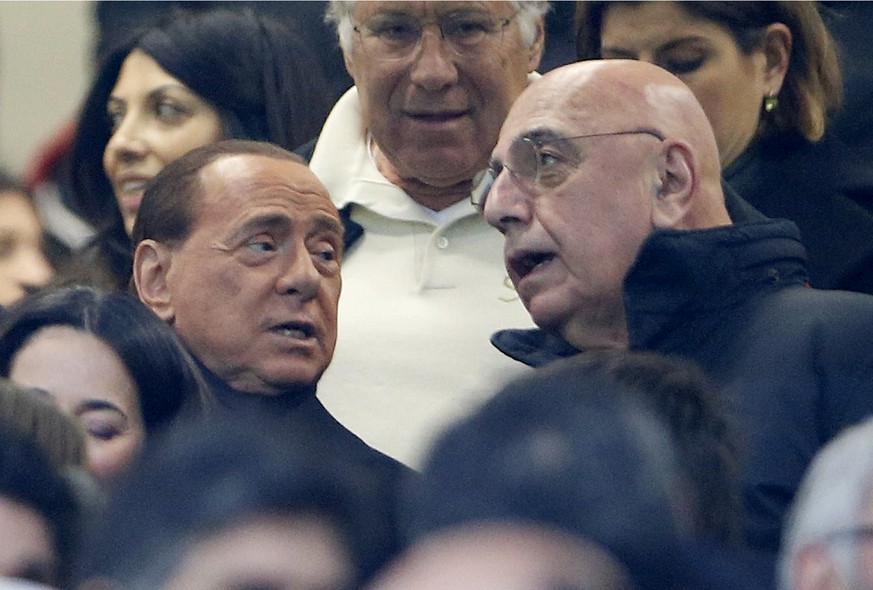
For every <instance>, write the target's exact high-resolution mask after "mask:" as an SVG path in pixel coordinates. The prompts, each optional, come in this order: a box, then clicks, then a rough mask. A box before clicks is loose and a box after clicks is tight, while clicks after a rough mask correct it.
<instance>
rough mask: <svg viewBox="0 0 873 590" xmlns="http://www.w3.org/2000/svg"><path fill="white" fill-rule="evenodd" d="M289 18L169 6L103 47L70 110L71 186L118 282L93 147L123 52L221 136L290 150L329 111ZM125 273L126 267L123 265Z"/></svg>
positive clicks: (107, 133) (112, 216) (126, 260)
mask: <svg viewBox="0 0 873 590" xmlns="http://www.w3.org/2000/svg"><path fill="white" fill-rule="evenodd" d="M291 27H293V24H292V23H291V22H288V21H287V20H283V21H282V22H280V21H278V20H276V19H273V18H270V17H269V16H265V15H263V14H259V13H257V12H255V11H253V10H252V9H250V8H246V9H240V10H231V9H228V8H220V9H213V10H207V11H195V12H189V11H184V10H179V11H175V12H173V13H172V14H171V15H169V16H168V17H166V18H164V19H162V20H161V21H160V23H159V24H156V25H154V26H153V27H151V28H148V29H147V30H145V31H138V32H135V33H133V34H132V36H131V37H130V38H129V39H128V40H127V41H126V42H124V43H121V44H119V45H117V46H116V47H115V49H114V50H112V51H110V52H109V53H108V54H107V55H106V57H105V58H104V60H103V61H102V62H101V63H100V64H99V69H98V72H97V74H96V76H95V78H94V81H93V83H92V86H91V89H90V91H89V93H88V96H87V98H86V99H85V102H84V105H83V107H82V111H81V114H80V116H79V122H78V128H77V132H76V136H75V139H74V142H73V149H72V161H71V185H72V189H73V195H74V202H75V205H76V208H77V210H78V212H79V213H80V214H81V215H82V216H83V217H84V218H85V219H86V220H87V221H88V222H89V223H90V224H91V225H92V226H93V227H94V228H95V230H96V231H97V232H98V237H97V238H96V240H95V243H94V244H93V245H92V247H95V248H98V249H99V250H101V252H99V253H98V256H97V260H98V263H101V264H103V265H106V266H108V267H110V270H111V271H112V273H113V274H116V273H117V272H118V271H121V274H122V276H120V277H119V285H121V286H122V287H123V286H126V279H127V278H128V276H129V272H130V271H129V266H130V263H131V250H132V245H131V242H130V238H129V237H128V235H127V233H126V231H125V228H124V223H123V220H122V217H121V212H120V210H119V208H118V204H117V202H116V199H115V195H114V193H113V190H112V187H111V186H110V183H109V179H108V178H107V176H106V172H105V170H104V168H103V152H104V150H105V148H106V145H107V143H108V142H109V139H110V137H111V135H112V127H111V121H110V119H109V117H108V115H107V112H106V106H107V101H108V99H109V96H110V94H111V92H112V88H113V87H114V86H115V83H116V81H117V78H118V74H119V71H120V70H121V66H122V64H123V62H124V60H125V59H126V58H127V56H128V55H129V54H130V53H131V52H132V51H133V50H134V49H139V50H141V51H143V52H145V53H146V54H148V55H149V56H150V57H151V58H152V59H154V60H155V61H156V62H157V63H158V64H159V65H160V66H161V67H162V68H163V69H164V70H166V71H167V72H168V73H169V74H170V75H172V76H173V77H175V78H177V79H178V80H180V81H181V82H182V83H183V84H185V85H186V86H187V87H188V88H190V89H191V90H192V91H193V92H194V93H196V94H197V95H199V96H200V97H201V98H202V99H203V100H204V101H206V102H207V103H209V104H210V105H211V106H213V107H214V108H215V109H216V110H217V111H218V113H219V115H220V117H221V121H222V125H223V129H224V136H225V138H226V139H231V138H233V139H252V140H258V141H268V142H271V143H275V144H277V145H279V146H282V147H284V148H286V149H289V150H291V149H294V148H296V147H298V146H300V145H302V144H304V143H305V142H307V141H309V140H310V139H312V138H313V137H314V136H315V135H317V133H318V131H319V130H320V128H321V124H322V122H323V121H324V118H325V117H326V114H327V111H328V109H329V106H330V105H329V98H328V93H327V91H326V89H325V88H326V86H325V82H324V80H323V75H322V74H321V69H320V66H319V64H318V62H317V61H316V58H315V57H314V56H313V53H312V51H311V50H310V49H309V47H307V46H306V44H305V43H304V42H303V41H302V40H301V37H300V35H299V34H297V33H296V32H295V31H294V30H292V28H291ZM125 271H126V272H125Z"/></svg>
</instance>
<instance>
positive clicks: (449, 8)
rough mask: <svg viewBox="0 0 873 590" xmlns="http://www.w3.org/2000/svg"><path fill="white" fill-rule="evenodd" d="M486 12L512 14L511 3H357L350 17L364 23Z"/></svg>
mask: <svg viewBox="0 0 873 590" xmlns="http://www.w3.org/2000/svg"><path fill="white" fill-rule="evenodd" d="M468 10H469V11H476V12H488V13H493V14H499V15H503V14H507V13H510V14H511V12H512V3H511V2H442V1H440V2H434V1H430V2H392V1H390V0H389V1H387V2H373V1H369V0H368V1H360V0H359V1H358V2H356V3H355V8H354V10H353V11H352V16H353V17H354V18H355V20H357V21H359V22H365V21H367V20H368V19H370V18H372V17H373V16H375V15H379V14H386V13H391V14H405V15H410V16H413V17H416V18H420V19H425V18H439V17H440V16H444V15H447V14H453V13H455V12H459V11H468Z"/></svg>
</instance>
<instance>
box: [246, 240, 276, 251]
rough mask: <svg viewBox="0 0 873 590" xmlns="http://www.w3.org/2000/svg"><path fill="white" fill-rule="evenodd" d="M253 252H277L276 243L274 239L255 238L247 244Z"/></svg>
mask: <svg viewBox="0 0 873 590" xmlns="http://www.w3.org/2000/svg"><path fill="white" fill-rule="evenodd" d="M246 247H247V248H248V249H249V250H251V251H252V252H275V251H276V244H274V243H273V241H272V240H253V241H251V242H249V243H248V244H246Z"/></svg>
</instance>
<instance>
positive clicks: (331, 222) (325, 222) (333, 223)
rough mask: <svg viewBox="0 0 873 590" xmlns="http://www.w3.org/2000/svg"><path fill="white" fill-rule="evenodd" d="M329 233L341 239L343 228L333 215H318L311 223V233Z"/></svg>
mask: <svg viewBox="0 0 873 590" xmlns="http://www.w3.org/2000/svg"><path fill="white" fill-rule="evenodd" d="M321 232H329V233H334V234H337V235H338V236H340V237H342V236H343V234H344V233H345V226H344V225H343V223H342V221H340V220H339V218H337V217H334V216H333V215H328V214H324V215H318V216H316V217H315V219H313V221H312V231H311V233H321Z"/></svg>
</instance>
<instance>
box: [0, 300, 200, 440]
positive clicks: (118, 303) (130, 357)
mask: <svg viewBox="0 0 873 590" xmlns="http://www.w3.org/2000/svg"><path fill="white" fill-rule="evenodd" d="M49 326H70V327H72V328H74V329H77V330H81V331H83V332H87V333H89V334H93V335H94V336H96V337H97V338H99V339H100V340H102V341H103V342H105V343H106V344H107V345H108V346H109V347H111V348H112V349H113V350H114V351H115V352H116V354H118V356H119V358H121V361H122V363H123V364H124V366H125V368H126V369H127V371H128V372H129V373H130V376H131V378H132V379H133V381H134V383H135V384H136V387H137V392H138V394H139V396H138V397H139V406H140V410H141V412H142V416H143V420H144V422H145V427H146V432H147V433H153V432H154V431H156V430H158V429H160V428H161V427H163V426H166V425H167V424H168V423H169V422H170V421H171V420H172V419H173V418H175V417H176V416H177V415H178V414H180V413H181V412H182V411H183V410H186V409H187V408H189V407H194V406H197V405H198V404H199V403H200V402H201V401H202V399H203V395H204V388H203V386H202V384H201V380H200V377H199V372H198V369H197V368H196V365H195V364H194V362H193V360H192V359H191V357H190V355H189V354H188V353H187V351H186V350H185V349H184V348H183V346H182V344H181V343H180V341H179V340H178V338H177V336H176V333H175V332H174V331H173V329H172V328H171V327H170V326H169V325H167V324H166V323H165V322H163V321H162V320H161V319H160V318H158V317H157V316H156V315H155V314H154V313H153V312H152V311H151V310H150V309H149V308H147V307H146V306H145V305H144V304H143V303H141V302H140V301H138V300H137V299H134V298H133V297H132V296H130V295H128V294H126V293H103V292H101V291H98V290H97V289H94V288H91V287H82V286H76V287H63V288H48V289H44V290H41V291H39V292H37V293H34V294H31V295H29V296H27V297H25V298H24V299H22V300H21V301H19V302H18V303H16V304H15V305H13V306H12V307H10V308H9V309H8V310H7V313H6V315H5V316H3V318H2V320H0V376H3V377H8V376H9V372H10V368H11V365H12V362H13V360H14V358H15V355H16V354H17V353H18V351H19V350H21V348H22V347H23V346H24V345H25V344H26V343H27V341H28V340H29V339H30V338H31V337H32V336H33V335H34V334H36V333H37V332H38V331H39V330H41V329H42V328H46V327H49Z"/></svg>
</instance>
